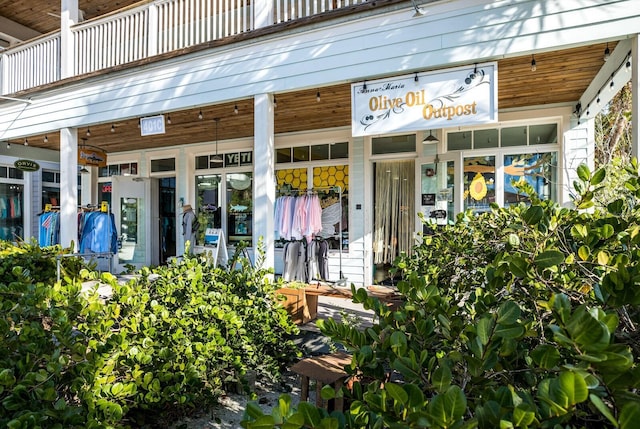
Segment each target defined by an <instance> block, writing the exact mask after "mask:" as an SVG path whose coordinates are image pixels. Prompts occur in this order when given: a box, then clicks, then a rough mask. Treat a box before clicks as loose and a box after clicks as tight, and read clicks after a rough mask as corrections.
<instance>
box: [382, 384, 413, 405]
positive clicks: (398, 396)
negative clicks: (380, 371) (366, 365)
mask: <svg viewBox="0 0 640 429" xmlns="http://www.w3.org/2000/svg"><path fill="white" fill-rule="evenodd" d="M384 389H385V390H386V391H387V392H388V393H389V396H391V397H392V398H393V400H394V401H396V402H398V403H400V404H401V405H402V406H403V407H404V406H405V405H406V404H407V402H408V401H409V395H408V394H407V392H406V391H405V390H404V389H403V388H402V386H400V385H399V384H395V383H385V385H384Z"/></svg>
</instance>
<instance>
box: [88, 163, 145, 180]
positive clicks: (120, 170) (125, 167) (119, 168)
mask: <svg viewBox="0 0 640 429" xmlns="http://www.w3.org/2000/svg"><path fill="white" fill-rule="evenodd" d="M137 174H138V163H137V162H126V163H122V164H113V165H107V166H106V167H100V169H99V170H98V177H110V176H126V175H131V176H135V175H137Z"/></svg>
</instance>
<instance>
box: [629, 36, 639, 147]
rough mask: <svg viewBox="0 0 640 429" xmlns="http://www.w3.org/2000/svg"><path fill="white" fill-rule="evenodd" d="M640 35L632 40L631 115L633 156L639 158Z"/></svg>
mask: <svg viewBox="0 0 640 429" xmlns="http://www.w3.org/2000/svg"><path fill="white" fill-rule="evenodd" d="M639 56H640V35H638V34H636V35H635V37H634V38H633V39H632V40H631V117H632V118H634V127H633V131H632V134H631V156H634V157H636V158H638V154H639V153H640V130H638V127H637V126H635V124H638V123H639V122H640V121H638V119H637V118H640V70H638V69H640V58H638V57H639Z"/></svg>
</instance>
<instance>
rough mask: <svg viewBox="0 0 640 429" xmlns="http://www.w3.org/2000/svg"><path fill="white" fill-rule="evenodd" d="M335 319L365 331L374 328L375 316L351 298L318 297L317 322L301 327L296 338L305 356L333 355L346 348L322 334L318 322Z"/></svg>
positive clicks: (313, 321)
mask: <svg viewBox="0 0 640 429" xmlns="http://www.w3.org/2000/svg"><path fill="white" fill-rule="evenodd" d="M328 318H332V319H334V320H335V321H336V322H341V321H343V320H344V322H345V323H347V324H349V325H352V326H356V327H358V328H359V329H365V328H367V327H369V326H372V325H373V323H374V321H375V314H374V312H373V311H372V310H365V309H364V308H363V307H362V304H356V303H354V302H352V301H351V298H350V297H349V298H340V297H333V296H322V295H320V296H318V313H317V317H316V319H315V320H312V321H310V322H307V323H304V324H302V325H299V326H298V327H299V328H300V334H299V335H298V337H297V338H296V344H298V346H299V347H300V348H301V350H302V352H303V354H304V355H305V356H316V355H321V354H327V353H332V352H334V351H336V349H337V350H344V348H343V347H342V346H341V345H339V344H335V343H333V342H332V340H331V339H330V338H328V337H326V336H325V335H324V334H322V333H321V332H320V330H319V329H318V326H317V324H316V322H317V321H318V320H326V319H328Z"/></svg>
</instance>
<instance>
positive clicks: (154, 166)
mask: <svg viewBox="0 0 640 429" xmlns="http://www.w3.org/2000/svg"><path fill="white" fill-rule="evenodd" d="M175 170H176V160H175V158H164V159H152V160H151V172H152V173H160V172H164V171H175Z"/></svg>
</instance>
